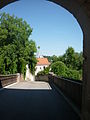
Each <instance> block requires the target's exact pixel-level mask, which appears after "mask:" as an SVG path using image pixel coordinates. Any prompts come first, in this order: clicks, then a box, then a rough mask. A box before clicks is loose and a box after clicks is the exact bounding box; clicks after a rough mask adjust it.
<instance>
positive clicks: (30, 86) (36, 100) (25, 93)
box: [0, 82, 80, 120]
mask: <svg viewBox="0 0 90 120" xmlns="http://www.w3.org/2000/svg"><path fill="white" fill-rule="evenodd" d="M0 120H80V119H79V117H78V115H77V114H76V113H75V112H74V111H73V109H72V108H71V106H70V105H69V104H68V103H67V102H66V101H65V99H64V98H63V96H62V95H60V94H59V93H58V92H57V91H56V90H55V89H54V88H53V87H52V88H51V87H50V85H49V84H48V83H45V82H36V83H34V82H21V83H18V84H15V85H13V86H9V87H7V88H5V89H4V90H3V91H0Z"/></svg>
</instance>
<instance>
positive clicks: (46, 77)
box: [35, 75, 49, 82]
mask: <svg viewBox="0 0 90 120" xmlns="http://www.w3.org/2000/svg"><path fill="white" fill-rule="evenodd" d="M35 81H45V82H48V81H49V79H48V75H39V76H36V77H35Z"/></svg>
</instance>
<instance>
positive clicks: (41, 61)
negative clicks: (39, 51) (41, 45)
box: [35, 57, 50, 75]
mask: <svg viewBox="0 0 90 120" xmlns="http://www.w3.org/2000/svg"><path fill="white" fill-rule="evenodd" d="M37 61H38V62H37V65H36V71H35V75H37V73H38V72H40V71H42V70H44V69H45V68H46V67H48V66H49V65H50V62H49V61H48V59H47V58H43V57H40V58H37Z"/></svg>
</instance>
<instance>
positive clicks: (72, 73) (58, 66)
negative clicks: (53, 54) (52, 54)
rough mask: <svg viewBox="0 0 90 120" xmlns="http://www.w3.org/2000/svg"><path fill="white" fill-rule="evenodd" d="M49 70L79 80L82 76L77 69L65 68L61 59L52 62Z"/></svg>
mask: <svg viewBox="0 0 90 120" xmlns="http://www.w3.org/2000/svg"><path fill="white" fill-rule="evenodd" d="M51 71H52V72H53V73H54V74H56V75H57V76H60V77H64V78H70V79H75V80H81V76H82V74H80V72H79V71H77V70H72V69H70V68H67V67H66V65H65V64H64V63H63V62H61V61H58V62H55V63H53V64H52V65H51Z"/></svg>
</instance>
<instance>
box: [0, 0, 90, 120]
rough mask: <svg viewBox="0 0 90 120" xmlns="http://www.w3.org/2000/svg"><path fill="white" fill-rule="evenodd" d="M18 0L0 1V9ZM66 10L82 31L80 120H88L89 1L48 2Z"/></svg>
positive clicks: (52, 0)
mask: <svg viewBox="0 0 90 120" xmlns="http://www.w3.org/2000/svg"><path fill="white" fill-rule="evenodd" d="M15 1H18V0H0V9H1V8H2V7H4V6H6V5H8V4H9V3H12V2H15ZM48 1H50V2H54V3H56V4H58V5H61V6H62V7H64V8H65V9H67V10H68V11H69V12H70V13H71V14H72V15H73V16H74V17H75V18H76V19H77V21H78V22H79V24H80V26H81V28H82V31H83V53H84V58H85V59H84V67H83V68H84V71H83V96H82V120H90V87H89V86H90V0H48Z"/></svg>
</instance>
